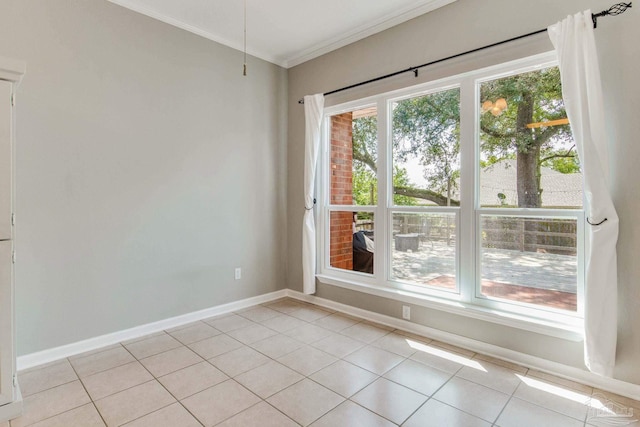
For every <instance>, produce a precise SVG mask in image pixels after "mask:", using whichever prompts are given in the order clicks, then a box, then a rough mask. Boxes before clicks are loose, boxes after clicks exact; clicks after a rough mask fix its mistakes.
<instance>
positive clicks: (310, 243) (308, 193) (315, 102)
mask: <svg viewBox="0 0 640 427" xmlns="http://www.w3.org/2000/svg"><path fill="white" fill-rule="evenodd" d="M323 109H324V96H323V95H322V94H317V95H307V96H305V97H304V119H305V120H304V121H305V136H304V219H303V223H302V292H304V293H305V294H313V293H315V292H316V225H315V221H314V218H313V207H314V205H315V199H314V195H313V193H314V190H315V182H316V165H317V163H318V149H319V147H320V126H321V124H322V111H323Z"/></svg>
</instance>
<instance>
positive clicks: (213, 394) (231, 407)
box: [182, 380, 260, 426]
mask: <svg viewBox="0 0 640 427" xmlns="http://www.w3.org/2000/svg"><path fill="white" fill-rule="evenodd" d="M258 402H260V398H259V397H257V396H256V395H255V394H253V393H251V392H250V391H248V390H247V389H246V388H244V387H242V386H241V385H240V384H238V383H237V382H235V381H233V380H228V381H225V382H223V383H221V384H218V385H216V386H214V387H211V388H208V389H206V390H204V391H201V392H200V393H197V394H194V395H193V396H190V397H187V398H186V399H184V400H183V401H182V404H183V405H184V406H185V407H186V408H187V409H188V410H189V412H191V413H192V414H193V415H195V417H196V418H197V419H198V420H200V422H201V423H202V424H204V425H205V426H213V425H216V424H218V423H220V422H221V421H224V420H226V419H227V418H230V417H232V416H234V415H236V414H238V413H240V412H242V411H244V410H245V409H247V408H250V407H251V406H253V405H255V404H256V403H258Z"/></svg>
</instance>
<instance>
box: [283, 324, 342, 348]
mask: <svg viewBox="0 0 640 427" xmlns="http://www.w3.org/2000/svg"><path fill="white" fill-rule="evenodd" d="M285 335H287V336H289V337H291V338H294V339H296V340H298V341H301V342H303V343H305V344H311V343H313V342H316V341H319V340H321V339H323V338H326V337H328V336H331V335H336V334H334V333H333V332H331V331H330V330H328V329H325V328H321V327H320V326H316V325H312V324H310V323H307V324H304V325H302V326H300V327H298V328H295V329H292V330H290V331H287V332H285Z"/></svg>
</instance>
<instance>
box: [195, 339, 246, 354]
mask: <svg viewBox="0 0 640 427" xmlns="http://www.w3.org/2000/svg"><path fill="white" fill-rule="evenodd" d="M242 346H243V344H242V343H241V342H239V341H236V340H234V339H233V338H231V337H229V336H227V335H216V336H215V337H211V338H207V339H205V340H202V341H198V342H196V343H193V344H189V346H188V347H189V348H190V349H191V350H193V351H195V352H196V353H198V354H199V355H200V356H201V357H203V358H205V359H211V358H212V357H216V356H218V355H220V354H224V353H227V352H229V351H231V350H235V349H237V348H240V347H242Z"/></svg>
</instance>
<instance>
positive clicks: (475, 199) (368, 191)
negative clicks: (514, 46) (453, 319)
mask: <svg viewBox="0 0 640 427" xmlns="http://www.w3.org/2000/svg"><path fill="white" fill-rule="evenodd" d="M325 118H326V125H325V128H324V129H325V132H324V134H325V150H324V159H323V165H324V166H323V167H322V168H321V171H322V172H321V173H322V174H323V176H322V179H321V180H320V182H322V195H323V197H322V198H321V200H323V204H322V207H323V209H322V210H321V212H320V218H319V224H320V227H322V228H323V229H324V231H325V232H324V238H322V239H320V251H319V254H320V259H319V263H320V270H321V271H320V272H321V274H322V275H323V276H327V277H332V278H335V279H339V280H344V281H349V282H350V283H360V284H362V285H365V286H367V287H368V288H372V287H373V288H378V289H387V290H395V292H398V291H409V292H410V293H411V294H412V295H422V296H428V297H430V298H434V301H455V302H459V303H462V304H463V305H464V307H468V308H471V309H473V308H474V307H475V308H479V309H490V310H492V311H494V312H496V311H497V312H500V311H504V312H511V313H517V314H518V315H519V316H525V317H529V318H532V319H533V318H537V319H547V320H548V319H558V322H560V323H563V322H565V323H571V322H572V321H573V320H571V319H579V318H580V317H581V313H582V282H583V270H584V267H583V265H582V264H583V262H582V258H583V256H582V254H583V252H584V242H583V227H584V214H583V211H582V197H583V194H582V176H581V173H580V164H579V162H578V160H577V156H576V152H575V145H574V142H573V139H572V135H571V130H570V126H569V125H568V120H567V117H566V112H565V110H564V103H563V100H562V91H561V83H560V74H559V71H558V68H557V66H556V65H555V64H554V62H553V60H552V56H551V55H550V54H547V55H538V56H536V57H531V58H527V59H525V60H520V61H517V62H513V63H508V64H503V65H501V66H497V67H492V68H490V69H485V70H479V71H476V72H473V73H469V74H465V75H463V76H454V77H451V78H448V79H444V80H441V81H437V82H432V83H428V84H425V85H421V86H417V87H413V88H408V89H404V90H401V91H396V92H393V93H388V94H382V95H379V96H375V97H372V98H367V99H365V100H362V101H357V102H352V103H349V104H345V105H340V106H335V107H329V108H327V109H326V110H325ZM374 218H375V221H374ZM405 294H406V292H405Z"/></svg>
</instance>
